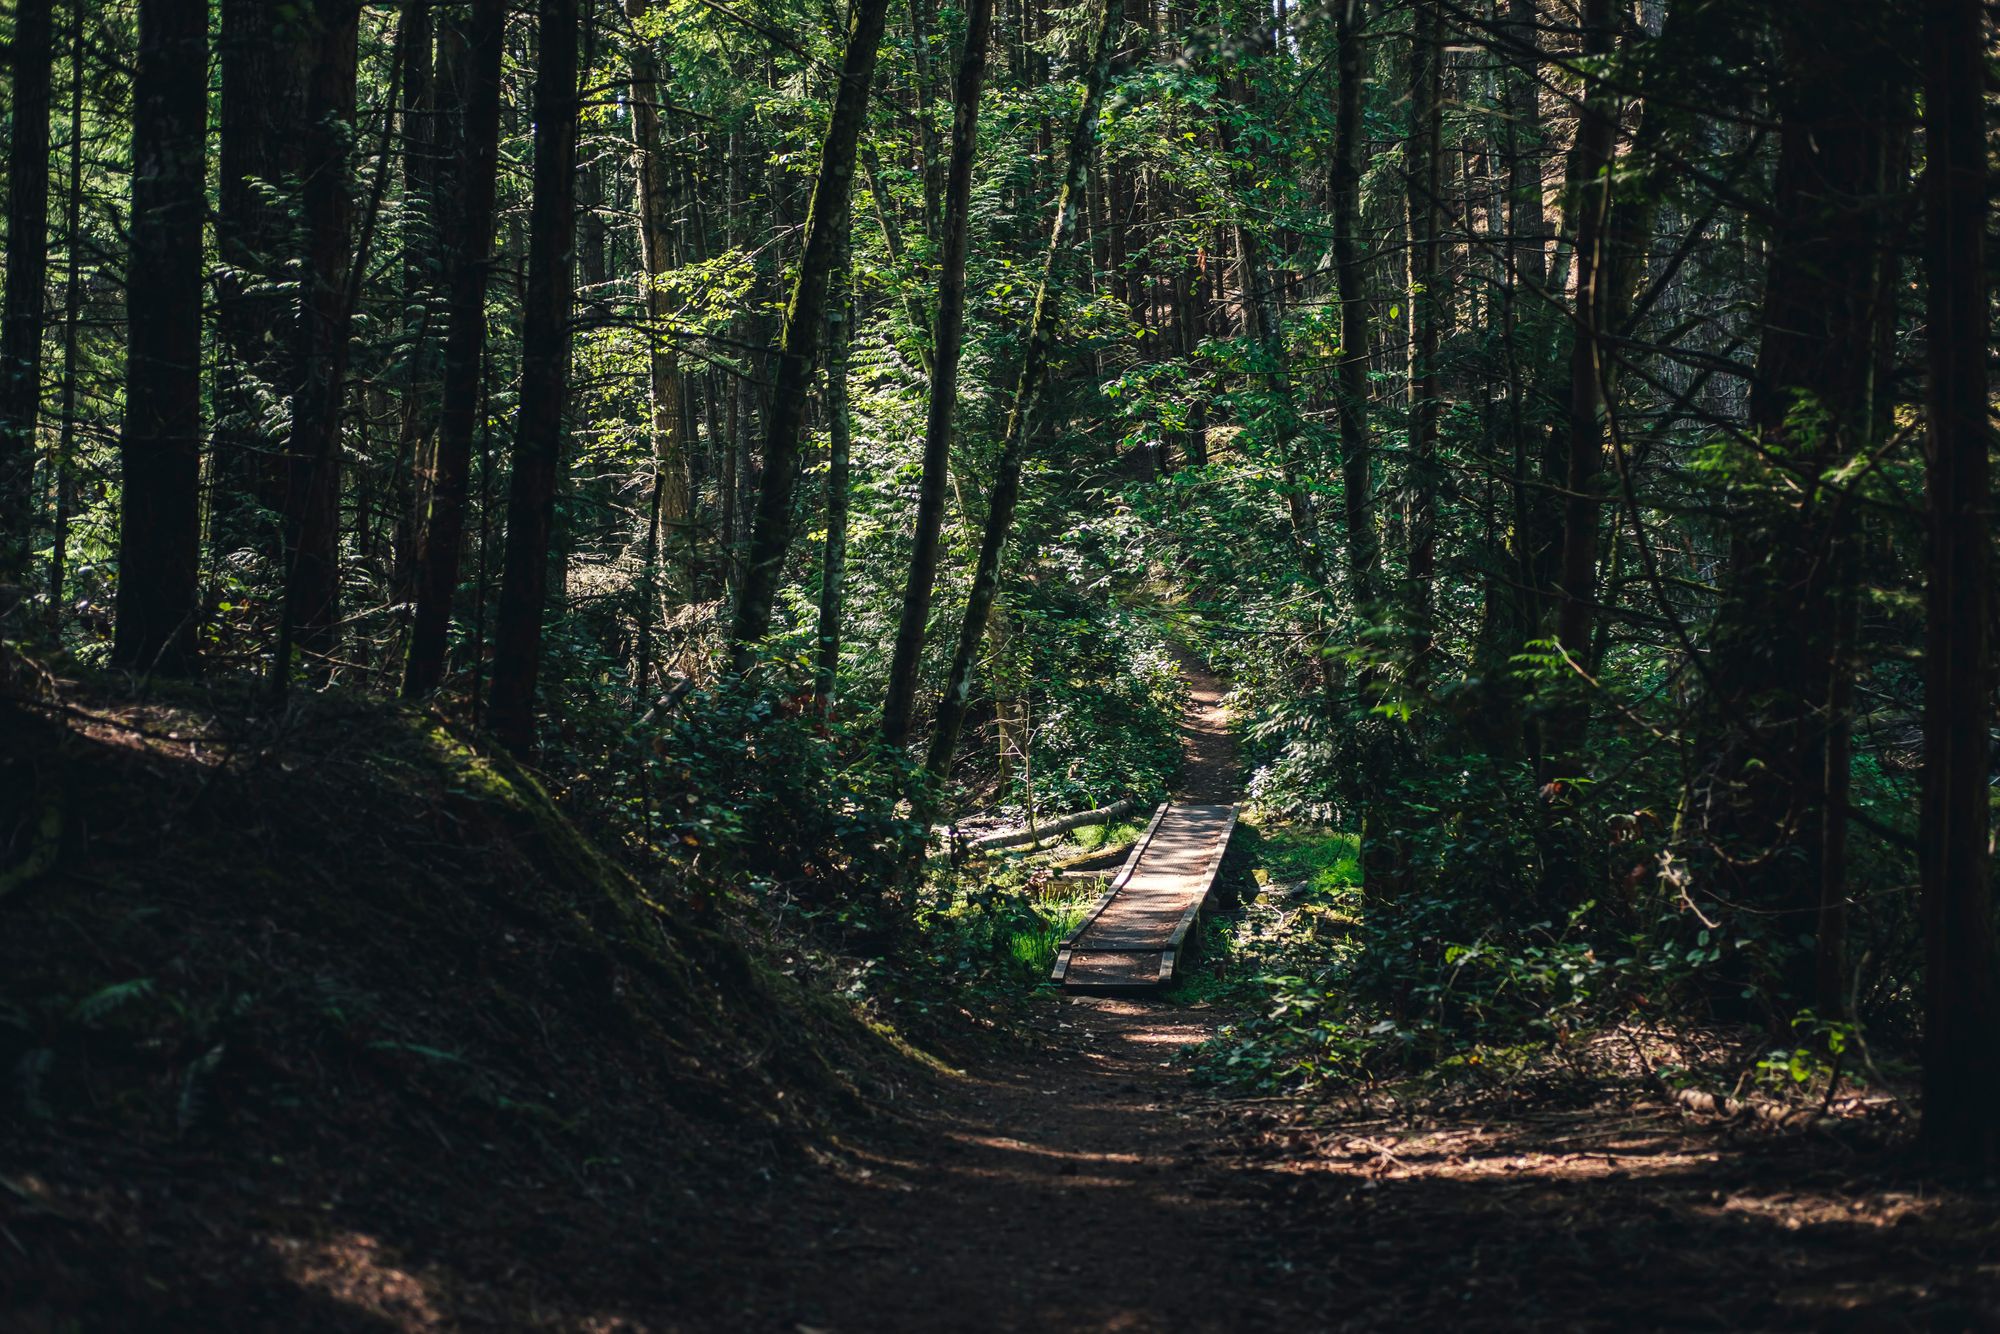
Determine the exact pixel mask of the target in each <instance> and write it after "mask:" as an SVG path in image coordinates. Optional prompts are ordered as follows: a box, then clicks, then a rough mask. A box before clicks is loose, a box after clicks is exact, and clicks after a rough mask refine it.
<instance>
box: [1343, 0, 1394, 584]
mask: <svg viewBox="0 0 2000 1334" xmlns="http://www.w3.org/2000/svg"><path fill="white" fill-rule="evenodd" d="M1361 7H1362V0H1340V3H1338V4H1337V5H1336V7H1335V9H1334V33H1335V37H1334V40H1335V42H1336V43H1337V47H1338V50H1337V55H1336V60H1337V69H1336V71H1335V74H1336V79H1337V82H1336V85H1335V98H1336V100H1335V104H1334V132H1333V133H1334V147H1333V191H1332V194H1333V200H1332V203H1333V266H1334V279H1335V282H1336V283H1337V284H1338V285H1339V290H1340V360H1339V363H1338V365H1337V366H1336V367H1335V376H1336V382H1337V386H1338V392H1339V396H1340V406H1339V420H1340V472H1341V486H1342V490H1343V492H1344V496H1343V499H1344V501H1345V505H1346V517H1347V582H1348V588H1349V591H1350V595H1351V596H1352V597H1353V599H1354V602H1355V605H1356V606H1357V607H1362V608H1365V607H1367V606H1368V605H1369V604H1370V603H1371V602H1373V601H1374V600H1375V596H1376V590H1377V587H1378V585H1379V584H1380V582H1381V564H1382V543H1381V540H1380V538H1379V537H1378V536H1377V535H1376V532H1375V476H1374V458H1373V454H1372V449H1373V446H1372V445H1371V444H1370V442H1369V439H1368V296H1367V278H1366V265H1365V263H1364V261H1363V259H1362V256H1361V136H1362V133H1363V127H1362V122H1361V82H1362V79H1363V77H1364V70H1365V68H1366V63H1365V56H1366V52H1365V49H1364V41H1365V39H1364V37H1363V33H1362V29H1363V27H1364V23H1365V16H1364V14H1363V13H1362V12H1361Z"/></svg>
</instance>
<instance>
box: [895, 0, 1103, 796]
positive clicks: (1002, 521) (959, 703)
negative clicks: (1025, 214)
mask: <svg viewBox="0 0 2000 1334" xmlns="http://www.w3.org/2000/svg"><path fill="white" fill-rule="evenodd" d="M1123 14H1124V0H1104V10H1103V13H1102V14H1101V15H1100V16H1099V19H1098V27H1097V32H1096V34H1095V36H1094V37H1093V38H1092V42H1091V47H1090V56H1089V64H1088V65H1087V66H1086V67H1085V72H1084V84H1083V105H1082V107H1081V108H1080V109H1079V110H1078V113H1077V118H1076V124H1075V126H1074V128H1073V129H1072V130H1071V132H1070V140H1069V150H1068V153H1067V155H1066V157H1065V159H1064V163H1065V165H1064V168H1063V180H1062V193H1061V194H1060V195H1058V196H1057V198H1056V216H1055V221H1054V223H1053V224H1052V225H1051V226H1050V228H1049V248H1048V253H1047V255H1046V256H1045V257H1044V258H1043V261H1042V276H1041V281H1040V283H1039V284H1038V285H1037V287H1036V289H1035V306H1034V314H1033V315H1032V316H1031V317H1030V318H1029V321H1028V337H1027V341H1026V345H1025V347H1024V348H1023V351H1022V354H1021V370H1020V374H1019V376H1018V377H1017V378H1016V380H1015V382H1014V402H1013V406H1012V408H1011V409H1010V410H1009V411H1008V414H1007V427H1006V431H1005V433H1004V434H1003V435H1002V437H1001V447H1000V462H999V464H998V466H997V468H996V469H995V474H994V478H993V490H992V494H991V495H990V496H988V498H987V502H986V528H985V531H984V532H983V533H982V534H981V536H980V542H979V558H978V563H977V564H976V565H975V566H974V567H973V572H972V593H971V595H970V596H969V597H968V598H967V600H966V605H965V618H964V620H963V621H961V622H960V623H959V633H958V647H957V649H956V651H955V652H954V653H953V655H952V661H951V675H950V677H949V678H948V679H947V680H946V683H945V691H944V697H943V698H942V699H940V700H939V701H938V712H937V722H936V725H935V729H934V730H933V732H932V734H931V745H930V753H929V754H928V756H926V758H925V766H926V767H927V768H928V769H929V770H930V773H931V774H932V776H933V777H938V778H941V777H943V775H944V773H945V771H946V770H947V769H949V768H950V767H951V759H952V756H953V754H955V753H956V752H957V750H958V735H959V732H960V731H961V730H962V729H963V728H964V726H965V711H966V706H967V703H968V701H969V699H970V697H971V693H972V670H973V667H974V665H975V664H976V663H977V662H978V659H979V646H980V643H981V641H982V640H984V638H985V636H986V621H987V617H988V616H989V615H990V614H991V612H992V609H993V599H994V598H995V597H997V596H998V595H999V591H1000V557H1001V555H1002V553H1003V552H1004V551H1005V549H1006V546H1007V536H1008V532H1009V530H1010V529H1011V528H1012V527H1013V524H1014V507H1015V505H1016V504H1018V503H1019V501H1020V498H1021V465H1022V463H1023V462H1024V461H1025V459H1026V457H1027V450H1028V439H1029V429H1030V426H1031V424H1032V423H1033V422H1034V419H1035V416H1036V411H1037V408H1038V407H1039V403H1040V398H1041V393H1042V387H1043V381H1044V379H1045V378H1046V373H1047V370H1048V363H1049V356H1050V354H1051V352H1052V351H1053V350H1054V347H1055V337H1056V307H1057V305H1058V304H1059V298H1058V295H1057V293H1056V291H1055V286H1056V280H1057V277H1058V272H1057V270H1058V268H1059V266H1060V264H1061V261H1062V257H1063V253H1064V251H1065V250H1066V249H1068V246H1069V240H1070V236H1071V234H1072V232H1073V231H1074V230H1075V226H1076V215H1077V212H1078V210H1079V209H1080V208H1081V206H1082V203H1083V190H1084V185H1085V182H1086V180H1087V178H1088V176H1089V173H1090V156H1091V149H1092V146H1093V145H1094V144H1095V143H1096V141H1097V113H1098V108H1099V107H1100V106H1101V105H1102V104H1103V101H1104V85H1105V83H1106V82H1107V81H1108V79H1109V76H1110V70H1111V38H1112V34H1113V33H1115V32H1117V30H1118V23H1119V20H1120V18H1121V17H1122V16H1123Z"/></svg>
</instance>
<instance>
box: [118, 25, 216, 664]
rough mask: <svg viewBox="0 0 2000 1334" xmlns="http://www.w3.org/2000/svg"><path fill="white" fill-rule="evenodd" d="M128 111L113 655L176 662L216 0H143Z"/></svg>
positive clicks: (190, 501)
mask: <svg viewBox="0 0 2000 1334" xmlns="http://www.w3.org/2000/svg"><path fill="white" fill-rule="evenodd" d="M132 113H133V115H132V120H133V123H132V158H133V174H132V224H131V235H132V249H131V262H130V265H129V266H128V268H127V271H126V289H125V290H126V308H127V311H128V319H129V322H130V329H129V332H128V334H127V339H126V358H125V425H124V429H123V431H122V433H121V434H120V436H119V442H118V453H119V461H120V463H121V465H122V469H123V473H124V477H123V486H122V488H121V491H120V514H119V525H118V610H117V617H118V624H117V632H116V637H115V640H114V642H113V645H112V650H111V660H112V662H113V663H114V664H115V665H117V666H120V667H124V668H128V669H131V670H134V671H158V672H162V673H168V674H172V673H178V672H185V671H188V670H191V669H192V667H193V666H194V662H195V647H194V629H195V618H196V614H197V608H196V602H195V597H196V593H197V591H198V580H199V547H200V542H201V492H200V448H201V224H202V214H203V198H202V178H203V175H204V172H203V165H204V149H205V146H206V145H205V140H206V130H207V118H208V6H207V5H206V4H204V3H201V2H200V0H142V3H141V4H140V6H139V52H138V70H137V73H136V75H135V77H134V80H133V88H132Z"/></svg>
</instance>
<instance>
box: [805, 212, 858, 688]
mask: <svg viewBox="0 0 2000 1334" xmlns="http://www.w3.org/2000/svg"><path fill="white" fill-rule="evenodd" d="M845 207H846V208H847V209H849V210H850V212H851V210H852V209H853V207H854V200H853V196H852V195H850V196H849V197H848V199H847V201H846V204H845ZM849 221H850V223H851V218H850V220H849ZM852 235H853V233H852V227H851V225H850V226H844V227H843V228H842V229H841V246H840V251H839V253H838V254H837V255H836V256H835V258H834V265H833V283H832V290H831V291H830V292H829V293H828V296H827V307H828V308H827V314H826V324H827V328H826V433H827V459H826V545H825V548H824V554H823V555H822V557H821V560H820V585H819V625H818V627H817V629H816V631H815V633H814V636H813V638H814V641H815V644H814V653H813V707H814V709H815V710H816V711H817V712H818V713H819V715H820V716H821V717H826V716H828V715H830V714H831V713H832V712H833V704H834V690H835V687H836V686H837V685H838V684H839V680H840V639H841V618H842V614H843V610H844V604H845V599H846V592H847V506H848V494H847V493H848V488H849V485H850V467H851V457H852V454H853V447H854V440H853V422H852V420H851V409H850V407H849V404H848V401H847V362H848V350H849V348H850V347H851V346H852V345H853V341H854V275H853V272H852V264H853V252H852V250H851V248H850V242H851V240H852Z"/></svg>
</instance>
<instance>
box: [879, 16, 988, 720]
mask: <svg viewBox="0 0 2000 1334" xmlns="http://www.w3.org/2000/svg"><path fill="white" fill-rule="evenodd" d="M992 24H993V0H972V7H971V9H970V11H969V12H968V13H967V16H966V27H965V48H964V51H963V53H962V55H961V57H960V59H959V65H958V81H957V84H956V85H955V87H954V90H953V95H952V103H953V109H952V122H951V164H950V167H949V169H948V172H947V174H946V178H945V200H944V237H943V243H944V244H943V254H942V256H941V259H940V265H939V268H940V272H939V274H938V307H937V323H936V326H935V330H934V332H933V334H932V336H931V393H930V403H929V408H928V412H927V414H926V416H925V418H924V456H923V457H924V461H923V475H922V479H921V481H919V483H918V485H917V530H916V540H915V543H914V545H913V546H912V548H911V552H910V573H909V578H908V579H907V580H906V581H905V583H904V586H903V610H902V617H901V619H900V620H899V621H898V623H897V626H896V647H895V651H894V653H893V655H892V657H891V661H890V666H889V690H888V696H887V698H886V699H885V701H884V702H883V705H882V740H883V742H884V743H886V744H888V745H891V746H902V745H905V744H907V743H908V741H909V735H910V720H911V717H912V715H913V714H914V713H915V712H916V702H917V683H918V677H919V675H920V672H921V669H922V667H923V650H924V638H925V633H926V631H927V630H928V628H929V625H930V613H931V597H932V594H933V593H934V591H935V590H936V587H937V567H938V552H939V548H940V546H941V534H942V532H943V529H944V507H945V488H946V486H947V484H948V483H949V481H950V468H951V428H952V416H953V413H954V411H955V410H956V408H957V405H958V364H959V354H960V352H961V351H962V348H961V344H962V343H963V341H964V329H965V252H966V245H967V237H968V234H969V233H970V231H971V225H972V160H973V156H974V154H975V153H976V152H977V150H978V146H979V97H980V92H981V90H982V89H983V88H984V86H985V82H986V48H987V45H988V42H989V36H990V32H991V29H992Z"/></svg>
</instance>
